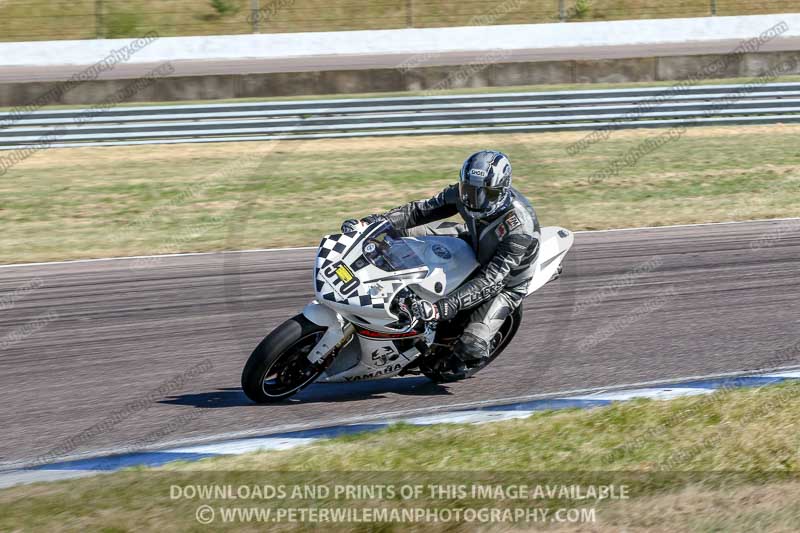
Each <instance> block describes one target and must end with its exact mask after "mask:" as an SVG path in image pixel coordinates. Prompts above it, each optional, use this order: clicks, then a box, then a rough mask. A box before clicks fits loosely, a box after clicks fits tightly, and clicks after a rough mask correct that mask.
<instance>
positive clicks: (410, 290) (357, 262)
mask: <svg viewBox="0 0 800 533" xmlns="http://www.w3.org/2000/svg"><path fill="white" fill-rule="evenodd" d="M573 241H574V236H573V235H572V233H571V232H570V231H568V230H566V229H563V228H559V227H544V228H542V229H541V239H540V246H539V251H538V254H537V257H536V259H535V262H534V269H535V270H534V272H535V274H534V276H533V278H532V279H531V280H530V282H529V284H528V294H530V293H532V292H534V291H536V290H538V289H540V288H542V287H543V286H544V285H545V284H547V283H549V282H550V281H553V280H555V279H557V278H558V277H559V276H560V275H561V272H562V263H563V261H564V257H565V256H566V253H567V251H569V249H570V248H571V247H572V244H573ZM479 266H480V265H479V264H478V262H477V260H476V258H475V254H474V252H473V250H472V247H471V246H470V245H469V244H468V243H466V242H465V241H463V240H461V239H459V238H457V237H447V236H426V237H403V236H400V234H399V233H398V232H397V231H396V230H394V229H393V228H392V227H391V225H390V224H389V223H387V222H385V221H383V222H381V221H378V222H375V223H372V224H365V223H361V224H359V226H358V227H357V229H356V231H353V232H349V233H343V234H333V235H327V236H325V237H324V238H323V239H322V242H321V243H320V245H319V249H318V251H317V256H316V264H315V267H314V274H313V282H314V285H315V295H316V299H315V300H314V301H312V302H311V303H309V304H308V305H306V306H305V308H304V309H303V311H302V313H300V314H299V315H297V316H295V317H294V318H291V319H289V320H287V321H286V322H284V323H283V324H281V325H280V326H278V327H277V328H276V329H275V330H274V331H272V333H270V334H269V335H267V337H265V338H264V340H262V341H261V343H260V344H259V345H258V346H257V347H256V349H255V350H254V351H253V353H252V354H251V355H250V358H249V359H248V361H247V363H246V365H245V367H244V370H243V372H242V388H243V390H244V392H245V394H246V395H247V397H248V398H250V399H251V400H252V401H254V402H256V403H270V402H278V401H281V400H284V399H286V398H289V397H290V396H292V395H293V394H296V393H297V392H298V391H300V390H302V389H303V388H304V387H306V386H308V385H310V384H311V383H342V382H358V381H365V380H374V379H385V378H391V377H394V376H404V375H424V376H427V377H428V378H429V379H431V380H433V381H434V382H437V383H442V382H452V381H458V380H462V379H466V378H469V377H471V376H473V375H474V374H475V373H476V372H478V371H479V370H481V369H483V368H485V367H486V366H487V365H488V364H489V363H491V362H492V361H493V360H494V359H496V358H497V356H498V355H500V353H502V352H503V350H504V349H505V348H506V346H508V344H509V343H510V342H511V340H512V339H513V338H514V335H515V334H516V332H517V330H518V329H519V325H520V321H521V320H522V306H519V307H518V308H517V310H516V311H515V312H513V313H511V314H509V316H508V317H506V320H505V322H504V323H503V326H502V327H501V328H500V331H499V332H498V333H497V334H496V335H495V337H494V338H493V339H492V341H491V344H490V355H489V357H488V358H486V359H485V360H483V361H481V362H480V363H479V364H478V365H475V366H474V367H470V368H466V369H465V368H464V365H463V364H460V361H458V359H457V358H456V356H455V355H454V354H453V348H454V345H455V342H456V341H457V340H458V338H459V336H460V335H461V333H462V332H463V330H464V327H465V326H466V324H467V322H468V319H469V315H470V313H471V311H472V310H465V311H462V312H460V313H459V314H458V315H457V316H456V317H455V318H454V319H453V320H451V321H448V322H439V323H426V322H423V321H421V320H417V319H415V317H413V316H411V313H410V312H409V309H410V304H411V302H413V301H414V299H425V300H428V301H430V302H434V301H436V300H438V299H439V298H442V297H444V296H446V295H447V294H449V293H450V292H452V291H453V290H455V289H456V288H458V287H459V286H460V285H461V284H462V283H464V282H465V281H466V280H468V279H469V277H470V275H471V274H472V273H473V272H474V271H475V270H476V269H477V268H478V267H479Z"/></svg>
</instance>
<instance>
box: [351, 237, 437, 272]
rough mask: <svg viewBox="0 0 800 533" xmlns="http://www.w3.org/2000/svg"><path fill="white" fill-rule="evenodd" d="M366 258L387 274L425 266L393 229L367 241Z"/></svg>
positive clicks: (365, 245) (365, 246) (365, 247)
mask: <svg viewBox="0 0 800 533" xmlns="http://www.w3.org/2000/svg"><path fill="white" fill-rule="evenodd" d="M364 256H365V257H366V258H367V259H368V260H369V261H370V263H372V264H373V265H375V266H376V267H378V268H380V269H381V270H385V271H386V272H395V271H398V270H408V269H412V268H419V267H422V266H424V265H425V264H424V263H423V262H422V259H420V257H419V256H418V255H417V254H416V253H415V252H414V250H413V249H412V248H411V246H409V245H408V242H406V240H405V239H404V238H402V237H400V236H399V235H398V234H397V232H396V231H395V230H393V229H391V228H389V229H385V230H382V231H380V232H379V233H377V234H375V235H374V236H372V237H370V238H369V239H367V241H366V243H365V244H364Z"/></svg>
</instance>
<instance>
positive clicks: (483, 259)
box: [384, 185, 540, 362]
mask: <svg viewBox="0 0 800 533" xmlns="http://www.w3.org/2000/svg"><path fill="white" fill-rule="evenodd" d="M510 192H511V199H510V202H509V203H508V206H507V207H506V208H505V209H503V210H502V211H501V212H499V213H496V214H495V215H493V216H492V217H491V218H488V219H479V220H475V219H474V218H472V217H470V216H469V215H468V214H466V212H465V210H464V208H463V206H462V205H461V201H460V198H459V194H458V185H451V186H449V187H447V188H446V189H444V190H443V191H442V192H440V193H439V194H437V195H436V196H434V197H433V198H430V199H428V200H420V201H416V202H411V203H409V204H406V205H404V206H401V207H397V208H395V209H392V210H391V211H388V212H387V213H385V214H384V216H385V217H386V218H388V219H389V221H390V222H391V224H392V225H393V226H394V227H395V228H396V229H398V230H405V231H403V233H405V234H406V235H409V236H422V235H451V236H458V237H461V238H462V239H464V240H466V241H467V242H469V243H470V244H471V245H472V249H473V251H474V252H475V255H476V257H477V259H478V262H479V263H480V265H481V268H480V269H478V270H477V271H476V273H475V274H473V276H472V277H471V278H470V280H469V281H467V282H466V283H464V284H463V285H462V286H461V287H459V288H458V289H456V290H455V291H453V292H452V293H450V294H449V295H448V296H446V297H445V298H446V299H447V300H448V304H450V305H453V306H455V308H456V309H458V310H463V309H471V308H476V309H475V311H474V312H473V313H472V315H471V317H470V321H469V324H468V325H467V327H466V329H465V330H464V334H463V335H462V337H461V340H460V341H459V343H458V345H457V346H456V354H457V355H458V356H459V357H461V358H462V359H463V360H464V361H466V362H474V361H475V360H479V359H480V358H482V357H486V356H488V355H489V347H490V343H491V340H492V338H493V337H494V336H495V334H497V332H498V331H499V329H500V326H502V324H503V322H504V320H505V318H506V317H507V316H508V315H509V314H510V313H512V312H513V311H514V310H515V309H516V308H517V307H518V306H519V305H520V304H521V303H522V300H523V299H524V298H525V296H527V286H528V281H529V280H530V279H531V277H532V276H533V267H532V264H533V262H534V260H535V259H536V254H537V252H538V250H539V237H540V234H539V221H538V219H537V218H536V212H535V211H534V209H533V206H532V205H531V204H530V202H529V201H528V200H527V199H526V198H525V197H524V196H522V194H521V193H520V192H519V191H517V190H516V189H514V188H513V187H512V188H511V191H510ZM456 214H460V215H461V217H462V218H463V219H464V223H463V224H459V223H456V222H440V223H438V224H433V223H434V222H436V221H441V220H442V219H445V218H449V217H451V216H453V215H456Z"/></svg>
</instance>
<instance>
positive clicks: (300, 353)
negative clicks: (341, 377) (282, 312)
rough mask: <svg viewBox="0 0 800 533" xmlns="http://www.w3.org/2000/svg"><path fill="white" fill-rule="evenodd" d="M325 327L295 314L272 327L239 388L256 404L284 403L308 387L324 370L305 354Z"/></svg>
mask: <svg viewBox="0 0 800 533" xmlns="http://www.w3.org/2000/svg"><path fill="white" fill-rule="evenodd" d="M326 329H327V328H326V327H324V326H320V325H318V324H314V323H313V322H311V321H310V320H309V319H307V318H306V317H305V316H304V315H297V316H296V317H294V318H291V319H289V320H287V321H286V322H284V323H283V324H281V325H280V326H278V327H277V328H275V330H274V331H273V332H272V333H270V334H269V335H267V336H266V337H265V338H264V340H262V341H261V343H260V344H259V345H258V346H257V347H256V349H255V350H253V353H252V354H251V355H250V358H249V359H248V360H247V364H245V366H244V370H243V371H242V389H243V390H244V393H245V394H246V395H247V397H248V398H250V399H251V400H253V401H254V402H256V403H273V402H279V401H281V400H285V399H286V398H288V397H290V396H292V395H294V394H296V393H297V392H298V391H300V390H302V389H303V388H305V387H307V386H308V385H310V384H311V383H313V382H314V381H316V379H317V378H318V377H319V376H320V374H322V372H323V371H324V370H325V369H324V368H323V367H322V365H315V364H313V363H311V362H310V361H309V360H308V354H309V353H311V350H312V349H313V348H314V346H316V344H317V343H318V342H319V339H320V338H321V337H322V335H324V334H325V331H326Z"/></svg>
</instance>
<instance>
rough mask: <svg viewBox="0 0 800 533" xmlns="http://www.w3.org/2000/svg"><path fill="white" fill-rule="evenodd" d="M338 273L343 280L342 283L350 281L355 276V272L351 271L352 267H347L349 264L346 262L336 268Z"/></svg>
mask: <svg viewBox="0 0 800 533" xmlns="http://www.w3.org/2000/svg"><path fill="white" fill-rule="evenodd" d="M336 275H337V276H339V279H340V280H342V283H350V282H351V281H353V278H354V277H355V276H354V275H353V273H352V272H350V269H349V268H347V265H344V264H342V265H339V266H338V267H337V268H336Z"/></svg>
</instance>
